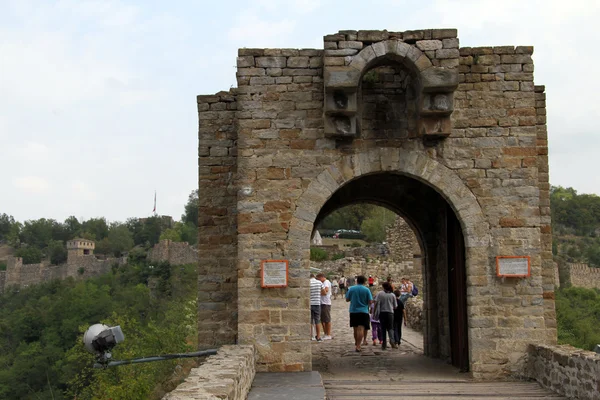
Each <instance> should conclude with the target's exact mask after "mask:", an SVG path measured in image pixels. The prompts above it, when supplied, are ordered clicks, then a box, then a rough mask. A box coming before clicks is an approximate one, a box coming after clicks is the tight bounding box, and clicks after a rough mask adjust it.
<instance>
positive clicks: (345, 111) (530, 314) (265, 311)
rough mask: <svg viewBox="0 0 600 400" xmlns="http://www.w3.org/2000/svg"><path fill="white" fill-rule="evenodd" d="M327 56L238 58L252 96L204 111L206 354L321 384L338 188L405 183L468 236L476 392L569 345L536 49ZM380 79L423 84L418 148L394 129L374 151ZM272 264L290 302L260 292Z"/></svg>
mask: <svg viewBox="0 0 600 400" xmlns="http://www.w3.org/2000/svg"><path fill="white" fill-rule="evenodd" d="M324 42H325V43H324V49H246V48H244V49H240V50H239V53H238V59H237V72H236V75H237V81H238V87H237V88H235V89H231V90H230V91H229V92H220V93H217V94H216V95H207V96H199V97H198V111H199V121H200V122H199V131H198V133H199V139H200V141H199V144H200V145H199V189H200V190H199V244H198V245H199V250H200V251H199V254H200V260H199V294H198V300H199V302H198V317H199V321H200V322H199V330H200V334H199V342H200V343H201V346H203V347H204V346H206V347H211V346H215V345H220V344H230V343H243V344H252V345H254V347H255V349H256V352H257V355H258V358H257V364H256V366H257V369H258V370H259V371H301V370H308V369H310V368H311V355H310V351H309V349H307V347H308V346H307V342H306V341H307V340H308V338H309V335H310V330H309V324H310V323H309V315H308V313H307V312H305V310H307V307H308V303H307V301H308V300H307V293H308V280H307V271H308V263H309V261H308V254H309V253H308V249H309V245H310V233H311V231H312V229H313V225H314V221H315V219H316V218H317V215H318V213H319V210H320V209H321V208H322V207H323V205H324V204H326V202H327V200H328V199H329V198H330V197H331V196H332V195H333V194H334V193H335V192H337V191H338V190H340V188H342V187H344V186H346V185H348V184H351V183H352V182H354V181H355V180H359V179H361V178H362V177H368V176H369V175H373V174H391V175H394V174H395V175H398V176H405V177H409V178H410V179H412V180H413V181H414V182H417V181H418V182H421V184H422V185H423V187H429V188H432V189H431V190H433V191H434V192H435V195H436V196H439V198H440V199H443V200H444V201H445V202H446V204H448V210H449V212H451V213H452V214H453V215H456V221H455V222H456V227H457V232H461V233H462V234H463V235H464V240H463V242H464V247H465V255H464V257H462V258H464V260H465V261H466V267H465V271H466V286H467V288H466V290H465V291H466V293H467V300H468V301H469V307H468V314H467V319H468V336H469V346H470V347H469V348H470V356H469V361H470V370H471V372H472V373H473V376H474V377H476V378H483V377H487V378H490V377H493V378H496V377H503V376H505V375H506V374H509V373H511V372H512V371H514V370H515V369H517V368H519V366H520V365H521V363H522V358H523V357H524V355H525V354H526V352H527V347H528V345H529V344H530V343H532V342H537V343H554V342H556V319H555V312H554V297H553V295H554V293H553V290H554V289H553V288H554V285H553V284H554V274H553V271H554V269H553V263H552V253H551V229H550V228H551V227H550V210H549V183H548V157H547V154H548V149H547V135H546V120H545V115H546V110H545V103H544V100H545V94H544V87H543V86H536V85H534V82H533V61H532V58H531V54H532V52H533V49H532V48H531V47H528V46H518V47H513V46H502V47H496V48H491V47H482V48H470V47H463V48H460V46H459V42H458V37H457V31H456V30H455V29H428V30H418V31H405V32H388V31H340V32H338V33H335V34H332V35H326V36H325V37H324ZM380 63H384V64H385V63H388V64H390V63H391V64H395V65H399V66H401V68H400V69H402V68H404V69H405V70H406V71H409V72H410V74H412V75H411V83H412V82H414V83H415V86H416V87H417V88H418V90H415V96H414V102H415V113H414V114H413V113H411V114H410V118H413V119H415V120H416V121H414V122H415V123H414V126H416V130H415V131H414V132H411V135H397V136H394V135H393V134H390V135H388V136H386V135H385V134H381V132H379V130H380V129H381V126H382V125H376V126H375V128H374V131H376V132H372V133H371V134H365V135H364V136H363V135H361V131H360V126H359V125H360V124H359V123H357V118H359V117H360V113H359V112H360V111H361V110H360V107H361V106H360V104H359V103H358V99H359V94H360V86H361V82H362V79H363V77H364V74H365V72H367V71H369V70H370V69H371V68H373V67H377V66H379V65H380ZM413 78H414V81H413V80H412V79H413ZM417 84H418V85H417ZM412 100H413V97H412V96H411V101H412ZM411 111H412V110H411ZM411 126H412V125H411ZM383 129H385V126H384V128H383ZM455 256H456V257H458V258H460V254H457V255H455ZM497 256H508V257H518V258H520V259H521V260H523V259H526V260H530V266H531V269H530V274H528V275H523V274H520V275H519V276H520V278H508V279H504V278H503V277H502V276H499V275H502V274H498V273H497V271H496V268H495V267H496V257H497ZM269 259H270V260H274V259H275V260H277V259H285V260H287V261H289V267H290V268H289V285H288V286H287V287H285V288H277V289H265V288H261V275H260V269H261V262H262V261H264V260H269ZM521 268H522V267H521ZM519 271H522V269H521V270H519Z"/></svg>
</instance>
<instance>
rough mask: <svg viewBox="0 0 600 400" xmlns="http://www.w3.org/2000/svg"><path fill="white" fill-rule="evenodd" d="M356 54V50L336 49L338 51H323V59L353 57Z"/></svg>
mask: <svg viewBox="0 0 600 400" xmlns="http://www.w3.org/2000/svg"><path fill="white" fill-rule="evenodd" d="M356 53H358V50H356V49H338V50H325V53H324V54H325V57H344V56H353V55H355V54H356Z"/></svg>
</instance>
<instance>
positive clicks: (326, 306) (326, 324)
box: [317, 273, 331, 340]
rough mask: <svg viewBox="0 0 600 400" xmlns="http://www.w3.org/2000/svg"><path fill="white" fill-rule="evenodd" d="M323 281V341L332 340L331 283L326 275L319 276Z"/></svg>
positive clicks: (318, 278)
mask: <svg viewBox="0 0 600 400" xmlns="http://www.w3.org/2000/svg"><path fill="white" fill-rule="evenodd" d="M317 280H319V281H321V284H322V286H321V323H322V324H323V333H324V336H323V340H329V339H331V282H330V281H329V279H327V278H326V277H325V275H324V274H322V273H320V274H317Z"/></svg>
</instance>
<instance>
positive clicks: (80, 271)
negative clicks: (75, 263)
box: [77, 267, 85, 275]
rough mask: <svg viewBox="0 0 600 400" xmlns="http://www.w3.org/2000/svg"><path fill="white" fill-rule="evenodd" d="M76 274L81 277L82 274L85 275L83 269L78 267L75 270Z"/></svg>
mask: <svg viewBox="0 0 600 400" xmlns="http://www.w3.org/2000/svg"><path fill="white" fill-rule="evenodd" d="M77 273H78V274H79V275H83V274H85V268H83V267H79V268H77Z"/></svg>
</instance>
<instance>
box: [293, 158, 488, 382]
mask: <svg viewBox="0 0 600 400" xmlns="http://www.w3.org/2000/svg"><path fill="white" fill-rule="evenodd" d="M358 202H369V203H375V204H379V205H382V206H385V207H387V208H389V209H391V210H393V211H395V212H397V213H398V214H399V215H402V216H403V217H405V219H406V220H407V221H408V222H409V223H410V224H411V226H412V227H413V228H414V229H415V232H416V233H417V236H418V238H419V240H420V242H421V244H422V247H423V249H424V252H425V261H424V263H423V264H424V266H425V267H424V268H425V271H424V279H425V281H424V282H425V285H426V290H425V293H426V296H427V299H426V300H425V303H426V310H425V314H426V316H425V318H426V322H425V331H424V341H425V343H424V348H425V354H426V355H428V356H430V357H434V358H441V359H445V360H448V361H451V362H452V363H453V364H454V365H455V366H457V367H459V368H460V369H461V370H470V369H471V366H472V363H473V361H472V360H473V357H477V354H475V353H476V352H477V351H478V350H477V349H473V348H470V347H469V345H468V343H469V338H470V330H469V327H468V326H467V321H468V319H469V307H468V296H469V293H468V290H467V288H468V283H469V281H468V278H469V276H471V275H472V274H473V273H475V274H476V273H477V272H476V271H477V270H478V269H480V268H481V267H479V268H478V267H477V265H479V266H483V265H485V263H486V260H487V251H488V249H489V247H488V246H487V243H488V242H487V241H488V237H487V235H488V233H487V227H486V223H485V222H484V220H483V218H482V213H481V210H480V208H479V205H478V203H477V201H476V200H475V198H474V196H473V194H472V193H471V192H470V191H469V190H468V189H467V188H466V187H465V186H464V184H463V183H462V181H460V179H459V178H458V177H457V176H456V174H455V173H454V172H453V171H451V170H450V169H448V168H447V167H445V166H443V165H442V164H440V163H438V162H436V161H435V160H432V159H430V158H428V157H427V156H424V155H422V154H419V153H415V152H409V151H406V150H401V149H390V148H383V149H372V150H369V151H366V152H363V153H359V154H355V155H351V156H346V157H343V158H342V159H340V160H339V161H338V162H336V163H334V164H332V165H330V166H329V167H328V168H327V169H326V170H325V171H323V172H322V173H321V174H320V175H319V176H318V177H317V179H315V180H314V181H313V183H311V185H309V187H308V188H307V190H306V191H305V193H304V195H303V196H301V197H300V199H299V200H298V203H297V204H298V208H297V209H296V213H295V217H296V218H295V219H294V220H293V223H292V226H291V227H290V234H291V235H294V237H298V238H299V239H300V237H301V236H302V241H303V246H305V248H306V249H307V251H308V249H309V247H310V234H311V232H312V229H313V227H314V226H316V224H317V223H318V222H319V221H320V219H322V218H323V217H324V216H326V215H327V214H328V213H330V212H332V211H334V210H335V209H337V208H340V207H342V206H345V205H349V204H353V203H358ZM302 232H303V233H302Z"/></svg>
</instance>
